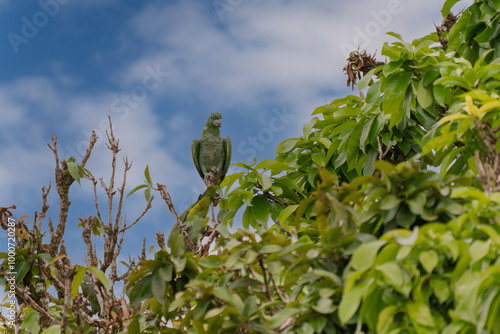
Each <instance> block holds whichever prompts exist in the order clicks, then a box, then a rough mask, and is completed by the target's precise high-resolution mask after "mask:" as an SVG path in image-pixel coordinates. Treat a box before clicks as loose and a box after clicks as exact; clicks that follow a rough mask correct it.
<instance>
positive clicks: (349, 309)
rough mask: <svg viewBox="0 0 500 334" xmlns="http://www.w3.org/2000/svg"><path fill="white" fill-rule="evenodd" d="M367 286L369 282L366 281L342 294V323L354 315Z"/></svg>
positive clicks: (340, 318)
mask: <svg viewBox="0 0 500 334" xmlns="http://www.w3.org/2000/svg"><path fill="white" fill-rule="evenodd" d="M367 286H368V285H367V282H366V281H365V282H363V283H361V284H359V285H357V286H355V287H354V288H353V289H352V290H351V291H349V292H347V293H344V294H343V295H342V300H341V301H340V305H339V320H340V323H341V324H345V323H346V322H347V321H348V320H349V319H351V318H352V317H353V316H354V314H355V313H356V311H357V310H358V308H359V304H360V303H361V298H362V297H363V294H364V292H365V290H366V287H367Z"/></svg>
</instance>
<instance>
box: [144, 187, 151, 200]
mask: <svg viewBox="0 0 500 334" xmlns="http://www.w3.org/2000/svg"><path fill="white" fill-rule="evenodd" d="M144 198H145V199H146V202H149V199H150V198H151V188H149V187H148V188H146V189H145V190H144Z"/></svg>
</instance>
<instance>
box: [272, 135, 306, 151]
mask: <svg viewBox="0 0 500 334" xmlns="http://www.w3.org/2000/svg"><path fill="white" fill-rule="evenodd" d="M300 141H301V140H300V139H298V138H290V139H287V140H284V141H282V142H281V143H279V144H278V147H276V154H281V153H286V152H289V151H291V150H292V149H293V148H294V147H295V145H296V144H297V143H298V142H300Z"/></svg>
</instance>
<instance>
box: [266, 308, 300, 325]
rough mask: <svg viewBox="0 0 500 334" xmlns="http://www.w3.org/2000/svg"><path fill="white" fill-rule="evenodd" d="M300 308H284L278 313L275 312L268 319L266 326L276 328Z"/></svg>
mask: <svg viewBox="0 0 500 334" xmlns="http://www.w3.org/2000/svg"><path fill="white" fill-rule="evenodd" d="M299 312H300V309H298V308H284V309H282V310H281V311H279V312H278V313H275V314H274V315H273V316H272V317H271V319H269V322H268V326H269V327H271V328H272V329H275V328H278V327H279V326H280V325H281V324H283V323H284V322H285V320H287V319H288V318H290V317H293V316H294V315H296V314H298V313H299Z"/></svg>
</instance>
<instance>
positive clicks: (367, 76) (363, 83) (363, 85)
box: [358, 68, 380, 90]
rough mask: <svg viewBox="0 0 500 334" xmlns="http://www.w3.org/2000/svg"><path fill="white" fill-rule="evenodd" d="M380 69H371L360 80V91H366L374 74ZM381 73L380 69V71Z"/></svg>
mask: <svg viewBox="0 0 500 334" xmlns="http://www.w3.org/2000/svg"><path fill="white" fill-rule="evenodd" d="M377 69H378V68H374V69H371V70H370V71H369V72H368V73H366V74H364V75H363V78H362V79H361V80H359V82H358V90H363V89H365V88H366V87H367V86H368V84H369V83H370V80H371V79H372V76H373V74H374V73H375V71H376V70H377ZM379 71H380V69H379Z"/></svg>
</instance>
